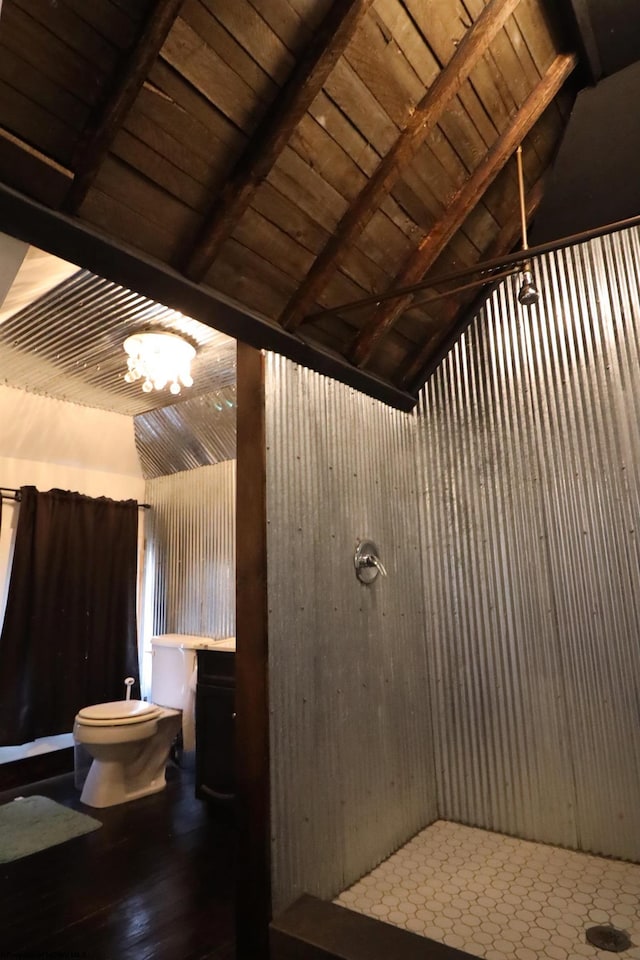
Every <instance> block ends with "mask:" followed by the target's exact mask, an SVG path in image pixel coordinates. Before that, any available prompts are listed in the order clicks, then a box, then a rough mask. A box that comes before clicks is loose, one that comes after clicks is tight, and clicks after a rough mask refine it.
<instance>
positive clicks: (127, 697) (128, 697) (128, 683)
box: [124, 677, 136, 700]
mask: <svg viewBox="0 0 640 960" xmlns="http://www.w3.org/2000/svg"><path fill="white" fill-rule="evenodd" d="M135 682H136V681H135V678H134V677H127V678H126V680H125V681H124V685H125V687H126V688H127V692H126V694H125V700H131V687H132V686H133V684H134V683H135Z"/></svg>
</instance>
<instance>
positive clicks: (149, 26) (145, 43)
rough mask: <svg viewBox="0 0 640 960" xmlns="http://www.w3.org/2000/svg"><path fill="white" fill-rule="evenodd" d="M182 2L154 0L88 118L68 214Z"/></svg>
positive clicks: (77, 204)
mask: <svg viewBox="0 0 640 960" xmlns="http://www.w3.org/2000/svg"><path fill="white" fill-rule="evenodd" d="M182 4H183V0H157V2H156V3H154V4H153V6H152V10H151V13H150V15H149V17H148V18H147V20H146V21H145V23H144V25H143V27H142V30H141V32H140V35H139V37H138V40H137V42H136V44H135V45H134V47H133V48H132V49H131V50H130V52H129V54H128V56H127V57H126V59H125V62H124V63H123V65H122V68H121V69H120V70H119V71H118V73H117V76H116V77H115V78H114V83H113V86H112V87H111V90H110V91H109V93H108V95H107V97H106V99H105V100H104V101H103V103H102V104H101V105H100V106H99V108H98V109H97V110H95V111H94V113H93V115H92V116H91V117H90V118H89V122H88V124H87V126H86V128H85V130H84V132H83V134H82V136H81V138H80V141H79V143H78V145H77V147H76V150H75V153H74V157H73V162H72V167H73V169H74V171H75V176H74V179H73V183H72V185H71V188H70V190H69V193H68V194H67V197H66V200H65V204H64V206H65V210H66V211H67V212H68V213H75V212H76V211H77V210H78V209H79V208H80V206H81V205H82V201H83V200H84V198H85V196H86V195H87V192H88V190H89V188H90V187H91V184H92V183H93V181H94V179H95V177H96V174H97V172H98V170H99V168H100V164H101V163H102V161H103V159H104V157H105V154H106V153H107V151H108V149H109V147H110V146H111V143H112V142H113V140H114V138H115V136H116V134H117V132H118V130H119V129H120V126H121V124H122V121H123V120H124V118H125V116H126V114H127V113H128V111H129V109H130V107H131V106H132V105H133V102H134V100H135V99H136V97H137V96H138V93H139V92H140V89H141V88H142V85H143V83H144V81H145V79H146V77H147V74H148V73H149V70H150V69H151V66H152V64H153V62H154V61H155V60H156V58H157V57H158V55H159V53H160V50H161V49H162V46H163V44H164V42H165V40H166V39H167V37H168V35H169V32H170V30H171V28H172V26H173V24H174V23H175V21H176V19H177V17H178V14H179V12H180V8H181V6H182Z"/></svg>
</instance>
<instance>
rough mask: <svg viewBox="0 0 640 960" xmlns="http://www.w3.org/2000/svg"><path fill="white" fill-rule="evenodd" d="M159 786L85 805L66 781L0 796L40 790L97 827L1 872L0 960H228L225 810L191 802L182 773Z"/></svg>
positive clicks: (232, 836) (230, 871) (230, 890)
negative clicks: (139, 795) (150, 792)
mask: <svg viewBox="0 0 640 960" xmlns="http://www.w3.org/2000/svg"><path fill="white" fill-rule="evenodd" d="M167 779H168V784H167V789H166V790H165V791H163V792H162V793H159V794H156V795H155V796H152V797H145V798H143V799H142V800H136V801H133V802H132V803H128V804H123V805H122V806H118V807H111V808H107V809H105V810H94V809H92V808H89V807H85V806H83V804H81V803H80V799H79V794H78V791H77V790H76V789H75V787H74V783H73V775H72V774H68V775H65V776H62V777H55V778H54V779H51V780H43V781H41V782H40V783H36V784H31V785H30V786H29V787H24V788H22V789H16V790H11V791H8V792H6V793H2V794H0V803H4V802H6V801H8V800H12V799H13V798H14V797H16V796H21V795H22V796H30V795H33V794H39V795H42V796H47V797H50V798H51V799H52V800H57V801H58V802H60V803H63V804H65V805H66V806H68V807H72V808H73V809H76V810H81V811H83V812H85V813H89V814H90V815H91V816H92V817H95V818H96V819H98V820H100V821H101V822H102V824H103V826H102V828H101V829H100V830H96V831H94V832H93V833H89V834H87V835H85V836H83V837H78V838H76V839H74V840H69V841H67V842H66V843H63V844H60V845H59V846H57V847H50V848H49V849H48V850H43V851H41V852H40V853H36V854H33V855H32V856H30V857H25V858H24V859H22V860H16V861H13V862H12V863H7V864H2V865H0V931H1V932H0V957H2V960H9V958H11V960H13V958H14V957H15V958H18V957H29V958H31V960H40V958H42V960H44V958H49V957H56V958H57V960H232V958H233V957H234V956H235V950H234V888H235V880H234V875H235V854H236V831H235V825H234V822H233V814H232V812H231V811H230V810H227V809H222V810H220V809H211V808H209V807H208V806H207V805H206V804H204V803H203V802H202V801H200V800H196V798H195V796H194V786H193V772H192V771H190V770H188V769H178V768H176V767H171V768H170V769H169V771H168V775H167Z"/></svg>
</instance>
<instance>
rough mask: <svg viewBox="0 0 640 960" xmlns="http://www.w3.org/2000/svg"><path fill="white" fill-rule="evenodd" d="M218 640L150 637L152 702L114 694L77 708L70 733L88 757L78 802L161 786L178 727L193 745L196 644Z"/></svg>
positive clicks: (131, 795) (106, 801)
mask: <svg viewBox="0 0 640 960" xmlns="http://www.w3.org/2000/svg"><path fill="white" fill-rule="evenodd" d="M220 643H221V641H215V640H211V639H209V638H207V637H192V636H186V635H181V634H165V635H164V636H159V637H154V638H153V639H152V641H151V646H152V655H153V659H152V669H151V697H152V701H153V702H151V703H147V702H146V701H144V700H115V701H112V702H111V703H98V704H95V705H94V706H90V707H84V708H83V709H82V710H80V711H79V712H78V714H77V715H76V718H75V723H74V727H73V736H74V738H75V740H76V742H77V743H81V744H83V745H84V747H85V749H86V750H87V752H88V753H89V754H90V755H91V756H92V757H93V763H92V764H91V768H90V769H89V773H88V775H87V779H86V781H85V784H84V787H83V790H82V794H81V796H80V799H81V800H82V802H83V803H86V804H87V806H90V807H112V806H115V805H116V804H118V803H127V802H128V801H129V800H137V799H138V798H139V797H146V796H148V795H149V794H151V793H158V792H159V791H160V790H163V789H164V787H165V786H166V780H165V769H166V766H167V760H168V759H169V752H170V750H171V745H172V743H173V741H174V740H175V738H176V736H177V735H178V733H179V732H180V728H181V727H183V728H184V734H186V738H185V739H188V741H189V742H188V743H185V746H186V747H187V748H188V749H189V748H192V747H193V745H194V737H193V730H194V691H195V671H196V650H197V649H199V648H201V649H202V648H208V647H215V646H218V645H220Z"/></svg>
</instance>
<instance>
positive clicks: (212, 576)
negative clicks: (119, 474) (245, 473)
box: [145, 460, 236, 637]
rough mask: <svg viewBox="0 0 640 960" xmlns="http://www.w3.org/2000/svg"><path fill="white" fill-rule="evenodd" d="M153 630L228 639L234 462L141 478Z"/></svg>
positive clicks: (232, 584) (231, 609)
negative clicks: (149, 549)
mask: <svg viewBox="0 0 640 960" xmlns="http://www.w3.org/2000/svg"><path fill="white" fill-rule="evenodd" d="M145 496H146V498H147V502H148V503H150V504H151V505H152V509H151V510H150V511H149V512H148V514H149V515H148V517H147V518H146V519H147V522H149V523H150V525H151V530H150V533H149V537H148V543H149V544H150V545H152V548H153V551H154V556H153V559H152V560H151V566H152V569H153V570H154V580H155V583H154V590H153V596H154V598H155V600H154V610H153V612H152V617H151V619H152V622H153V630H152V632H153V633H190V634H195V635H196V636H207V637H228V636H234V635H235V576H236V570H235V543H236V539H235V538H236V524H235V500H236V462H235V460H229V461H226V462H224V463H218V464H214V465H212V466H206V467H198V468H197V469H195V470H188V471H184V472H182V473H174V474H172V475H171V476H167V477H158V478H156V479H153V480H148V481H147V484H146V489H145Z"/></svg>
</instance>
